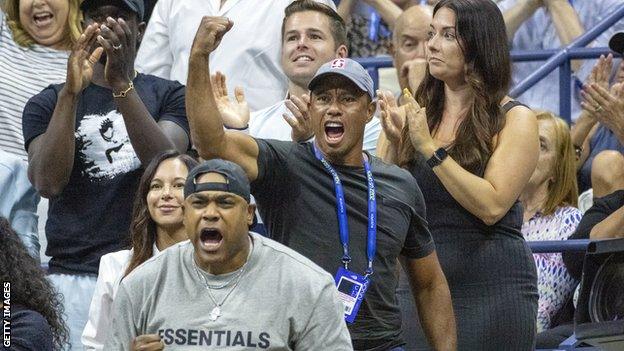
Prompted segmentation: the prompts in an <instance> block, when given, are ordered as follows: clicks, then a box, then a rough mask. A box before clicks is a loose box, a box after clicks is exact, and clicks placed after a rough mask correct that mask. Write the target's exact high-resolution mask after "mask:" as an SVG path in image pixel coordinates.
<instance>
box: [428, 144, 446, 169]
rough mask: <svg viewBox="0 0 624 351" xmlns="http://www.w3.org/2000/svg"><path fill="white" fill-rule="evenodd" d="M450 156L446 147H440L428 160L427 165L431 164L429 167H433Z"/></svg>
mask: <svg viewBox="0 0 624 351" xmlns="http://www.w3.org/2000/svg"><path fill="white" fill-rule="evenodd" d="M447 156H448V153H447V152H446V149H445V148H443V147H441V148H439V149H437V150H436V151H435V152H434V153H433V155H432V156H431V157H430V158H429V159H428V160H427V165H429V167H431V168H433V167H435V166H437V165H439V164H440V163H442V161H444V159H445V158H446V157H447Z"/></svg>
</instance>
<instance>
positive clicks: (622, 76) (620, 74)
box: [615, 60, 624, 83]
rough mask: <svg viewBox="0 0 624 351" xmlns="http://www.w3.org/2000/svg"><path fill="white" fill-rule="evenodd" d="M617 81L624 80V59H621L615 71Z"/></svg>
mask: <svg viewBox="0 0 624 351" xmlns="http://www.w3.org/2000/svg"><path fill="white" fill-rule="evenodd" d="M615 82H616V83H622V82H624V60H621V61H620V64H619V66H618V68H617V71H616V72H615Z"/></svg>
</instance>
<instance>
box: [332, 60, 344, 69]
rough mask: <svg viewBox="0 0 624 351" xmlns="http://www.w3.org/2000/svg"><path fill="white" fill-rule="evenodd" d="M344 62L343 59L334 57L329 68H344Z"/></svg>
mask: <svg viewBox="0 0 624 351" xmlns="http://www.w3.org/2000/svg"><path fill="white" fill-rule="evenodd" d="M346 64H347V62H346V61H345V59H341V58H340V59H335V60H333V61H332V63H331V68H344V67H345V65H346Z"/></svg>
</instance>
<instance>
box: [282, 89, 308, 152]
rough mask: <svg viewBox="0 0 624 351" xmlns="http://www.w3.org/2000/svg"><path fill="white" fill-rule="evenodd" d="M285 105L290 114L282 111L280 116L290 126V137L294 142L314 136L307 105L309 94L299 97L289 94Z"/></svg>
mask: <svg viewBox="0 0 624 351" xmlns="http://www.w3.org/2000/svg"><path fill="white" fill-rule="evenodd" d="M285 104H286V107H287V108H288V109H289V110H290V112H291V113H292V116H291V115H289V114H286V113H284V114H283V115H282V117H284V120H286V123H288V124H289V125H290V127H291V128H292V132H291V137H292V140H293V141H295V142H301V141H305V140H308V139H310V138H312V137H313V136H314V132H313V131H312V124H311V121H310V116H309V114H308V105H309V104H310V96H309V95H308V94H303V95H302V96H301V98H298V97H296V96H295V95H290V98H289V99H288V100H286V103H285Z"/></svg>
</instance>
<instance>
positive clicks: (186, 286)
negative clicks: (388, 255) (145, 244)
mask: <svg viewBox="0 0 624 351" xmlns="http://www.w3.org/2000/svg"><path fill="white" fill-rule="evenodd" d="M249 193H250V190H249V182H248V180H247V176H246V174H245V172H244V171H243V170H242V168H241V167H240V166H238V165H236V164H234V163H232V162H229V161H224V160H218V159H217V160H210V161H207V162H204V163H202V164H201V165H199V166H197V167H195V168H194V169H193V170H192V171H191V172H190V173H189V175H188V178H187V180H186V185H185V188H184V197H185V199H186V200H185V204H184V207H185V214H184V223H185V226H186V229H187V233H188V236H189V239H190V241H186V242H183V243H180V244H178V245H176V246H174V247H171V248H169V249H167V250H166V251H164V252H163V253H162V254H160V255H158V256H156V257H154V258H152V259H150V260H149V261H147V262H145V263H144V264H143V265H141V266H139V267H138V268H137V269H135V270H134V271H133V272H132V273H131V274H130V275H129V276H128V277H126V278H125V279H124V280H123V281H122V282H121V285H120V287H119V291H118V293H117V296H116V298H115V302H114V305H113V323H112V330H111V332H110V333H109V337H108V340H107V342H106V345H105V349H106V350H135V349H137V348H138V347H139V346H141V345H144V346H148V345H149V347H153V348H150V349H154V350H162V349H164V348H165V347H166V349H167V350H172V349H179V350H182V349H183V350H196V349H197V350H199V349H202V350H204V349H219V350H243V349H244V350H249V349H263V350H352V349H353V348H352V346H351V341H350V337H349V332H348V330H347V327H346V324H345V321H344V312H343V309H344V307H343V304H342V303H341V302H340V300H339V297H338V291H337V290H336V287H335V285H334V281H333V278H332V277H331V275H329V274H328V273H326V272H325V271H324V270H323V269H321V268H320V267H318V266H317V265H316V264H314V263H313V262H312V261H310V260H309V259H307V258H305V257H303V256H302V255H300V254H298V253H296V252H295V251H293V250H291V249H289V248H287V247H285V246H283V245H281V244H279V243H277V242H275V241H272V240H270V239H267V238H264V237H262V236H260V235H257V234H255V233H251V232H249V230H248V226H249V225H251V224H252V221H253V214H254V210H255V206H254V205H251V204H249Z"/></svg>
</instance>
